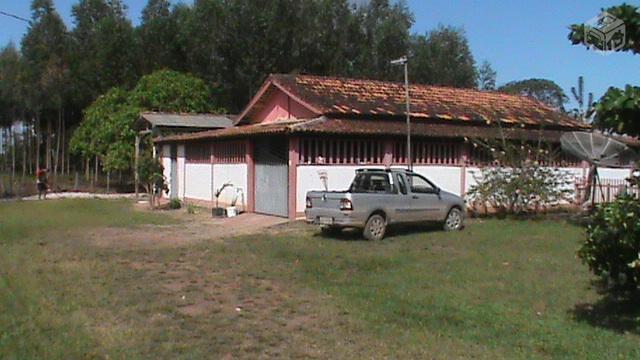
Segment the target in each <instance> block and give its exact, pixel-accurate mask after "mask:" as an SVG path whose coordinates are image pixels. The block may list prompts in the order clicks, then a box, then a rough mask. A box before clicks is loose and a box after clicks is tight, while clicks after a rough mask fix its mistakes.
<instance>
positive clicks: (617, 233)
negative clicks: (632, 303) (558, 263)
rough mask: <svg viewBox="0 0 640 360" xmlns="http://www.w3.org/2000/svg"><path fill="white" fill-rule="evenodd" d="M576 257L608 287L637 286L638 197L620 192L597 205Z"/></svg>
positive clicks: (639, 250)
mask: <svg viewBox="0 0 640 360" xmlns="http://www.w3.org/2000/svg"><path fill="white" fill-rule="evenodd" d="M578 256H579V257H580V258H581V259H582V261H583V262H584V263H585V264H587V265H588V266H589V268H590V269H591V271H593V273H594V274H596V275H597V276H600V277H601V278H602V279H603V280H604V281H605V283H606V284H607V286H608V288H609V289H610V290H614V291H615V290H637V289H638V287H639V286H640V200H638V199H636V198H634V197H633V196H631V195H626V194H624V195H621V196H619V197H618V198H617V199H616V200H615V201H614V202H612V203H609V204H602V205H599V206H598V207H597V209H596V211H595V213H594V214H593V215H592V217H591V224H590V225H589V227H588V228H587V240H586V241H585V242H584V243H583V244H582V247H581V248H580V250H579V251H578Z"/></svg>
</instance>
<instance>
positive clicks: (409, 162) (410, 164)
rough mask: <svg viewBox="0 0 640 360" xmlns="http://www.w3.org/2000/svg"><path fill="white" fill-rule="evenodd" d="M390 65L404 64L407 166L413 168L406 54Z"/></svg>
mask: <svg viewBox="0 0 640 360" xmlns="http://www.w3.org/2000/svg"><path fill="white" fill-rule="evenodd" d="M391 64H392V65H404V95H405V101H406V102H407V110H406V111H407V114H406V115H407V167H408V168H409V170H413V156H412V154H411V115H410V114H411V98H410V97H409V66H408V65H409V60H408V59H407V57H406V56H403V57H401V58H400V59H396V60H392V61H391Z"/></svg>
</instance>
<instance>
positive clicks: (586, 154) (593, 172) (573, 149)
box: [560, 131, 637, 207]
mask: <svg viewBox="0 0 640 360" xmlns="http://www.w3.org/2000/svg"><path fill="white" fill-rule="evenodd" d="M560 145H561V146H562V150H564V151H566V152H568V153H570V154H572V155H573V156H575V157H577V158H578V159H580V160H584V161H587V162H588V163H589V164H591V169H589V175H588V179H587V186H588V187H587V189H586V190H587V191H586V193H587V194H589V197H590V199H591V206H592V207H593V205H595V194H596V185H599V186H600V194H601V195H602V196H603V197H604V193H603V192H602V184H600V176H598V166H607V167H621V166H624V165H628V164H630V163H632V162H633V161H635V160H636V159H637V155H636V153H635V152H634V151H633V150H632V149H631V148H630V147H628V146H627V145H626V144H624V143H622V142H620V141H618V140H615V139H613V138H611V137H609V136H606V135H604V134H601V133H594V132H584V131H573V132H569V133H565V134H563V135H562V136H561V137H560ZM588 200H589V198H587V199H586V201H585V202H584V204H586V203H587V201H588Z"/></svg>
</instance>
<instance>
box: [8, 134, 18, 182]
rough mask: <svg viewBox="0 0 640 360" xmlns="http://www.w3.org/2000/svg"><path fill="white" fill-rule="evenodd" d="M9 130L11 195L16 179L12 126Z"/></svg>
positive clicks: (14, 137)
mask: <svg viewBox="0 0 640 360" xmlns="http://www.w3.org/2000/svg"><path fill="white" fill-rule="evenodd" d="M9 129H10V131H11V144H12V148H11V185H10V188H9V191H10V192H11V193H13V183H14V182H15V179H16V132H15V130H14V128H13V126H11V127H10V128H9Z"/></svg>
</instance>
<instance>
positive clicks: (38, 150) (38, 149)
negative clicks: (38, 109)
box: [34, 115, 40, 171]
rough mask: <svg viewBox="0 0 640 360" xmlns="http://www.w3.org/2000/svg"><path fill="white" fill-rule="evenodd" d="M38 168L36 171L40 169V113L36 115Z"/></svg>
mask: <svg viewBox="0 0 640 360" xmlns="http://www.w3.org/2000/svg"><path fill="white" fill-rule="evenodd" d="M35 140H36V144H35V145H36V153H35V154H34V155H35V157H36V168H35V171H38V170H40V115H36V139H35Z"/></svg>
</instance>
